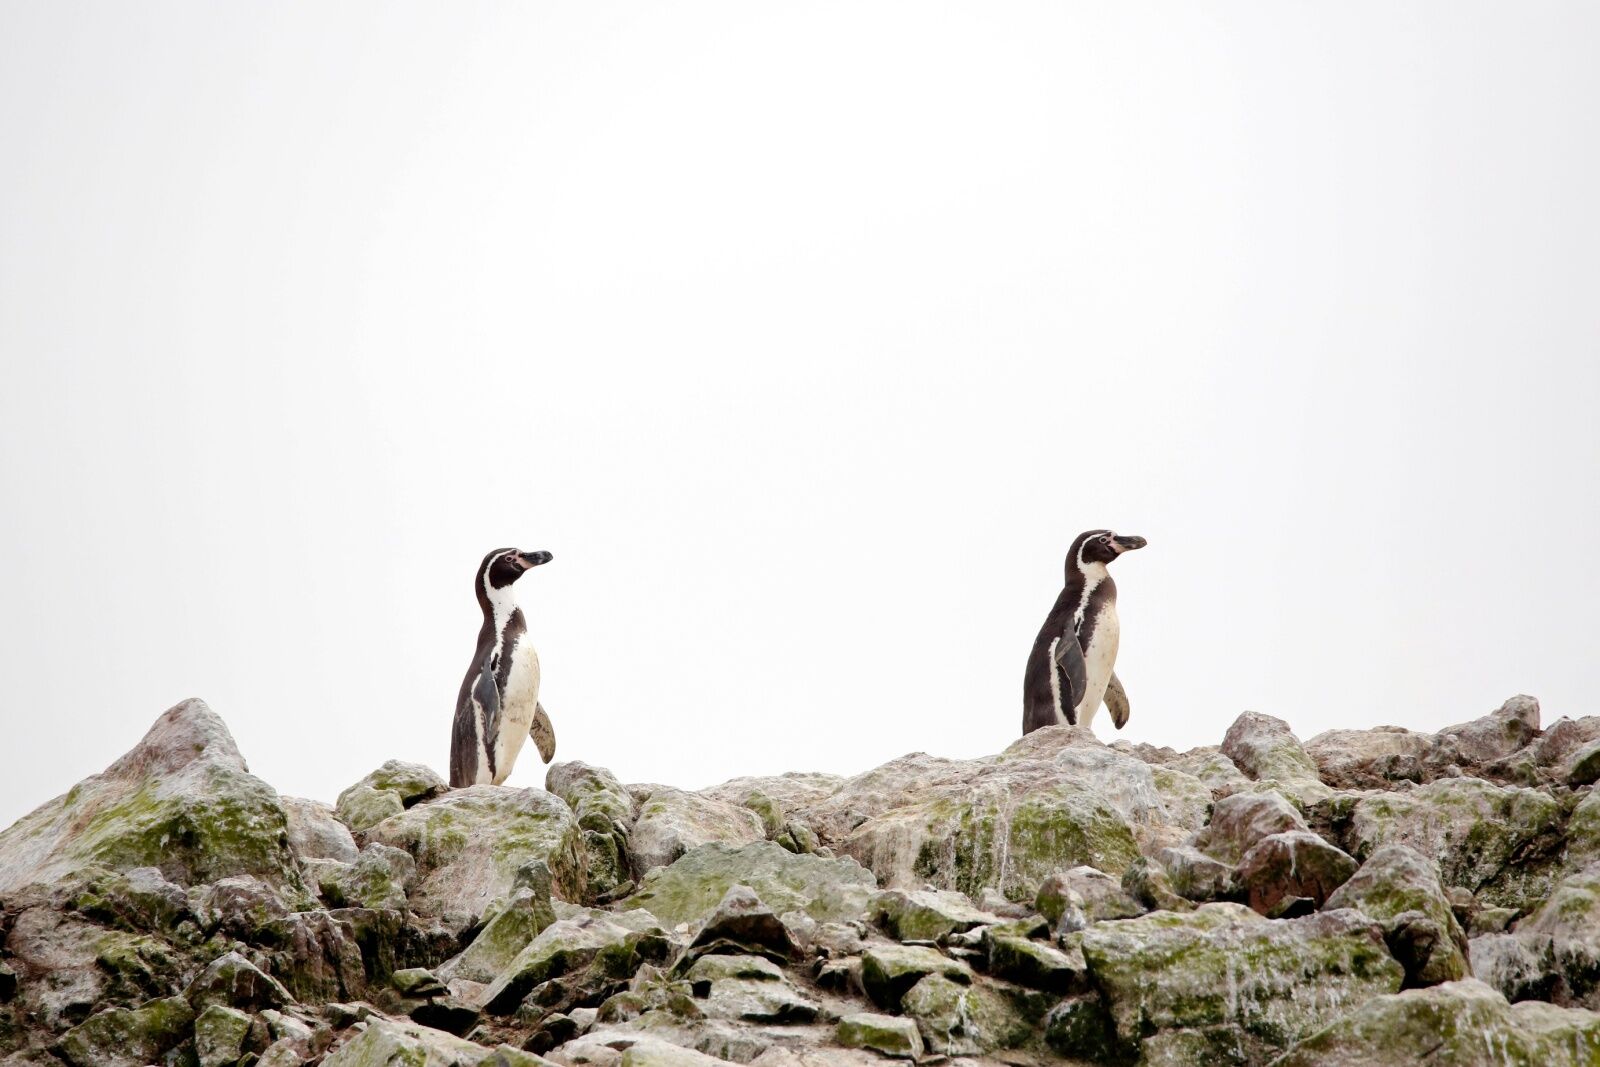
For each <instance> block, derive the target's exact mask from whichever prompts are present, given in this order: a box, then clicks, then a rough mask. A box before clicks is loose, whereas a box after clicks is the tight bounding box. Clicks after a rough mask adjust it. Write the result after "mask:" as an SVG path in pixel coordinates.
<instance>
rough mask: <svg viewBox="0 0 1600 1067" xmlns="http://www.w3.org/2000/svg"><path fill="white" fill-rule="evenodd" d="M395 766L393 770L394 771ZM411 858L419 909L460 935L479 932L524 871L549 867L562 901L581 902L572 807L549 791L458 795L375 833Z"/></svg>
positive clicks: (481, 790)
mask: <svg viewBox="0 0 1600 1067" xmlns="http://www.w3.org/2000/svg"><path fill="white" fill-rule="evenodd" d="M386 766H387V765H386ZM367 834H368V837H369V839H370V840H372V841H376V842H378V843H380V844H385V845H391V846H393V847H395V848H398V849H402V850H403V851H405V852H408V853H410V855H411V856H412V858H413V859H415V860H416V863H417V873H418V878H419V880H418V882H417V885H416V888H415V889H414V890H413V891H412V893H411V898H410V901H411V909H412V910H413V911H415V912H417V913H418V914H419V915H424V916H427V917H430V918H436V919H438V920H439V921H440V922H442V923H443V924H444V925H445V926H446V927H447V928H449V929H451V930H453V931H464V930H467V929H470V928H471V927H473V926H475V925H476V924H477V923H478V922H479V921H480V920H481V919H482V917H483V916H484V914H485V913H487V912H489V911H490V910H492V909H495V908H498V907H501V906H503V905H504V903H505V901H506V900H507V899H508V898H509V897H510V896H511V894H512V892H513V891H514V890H515V889H516V884H517V878H518V876H519V874H520V873H521V871H522V869H523V868H524V867H527V866H529V865H531V864H542V865H543V866H544V867H545V868H547V869H548V870H549V872H550V876H551V879H552V884H553V886H554V888H555V891H556V893H557V894H558V895H560V896H562V897H563V898H564V899H567V900H574V901H575V900H581V899H582V897H583V891H584V867H583V858H582V857H583V852H582V850H583V842H582V837H581V835H580V834H579V832H578V826H577V821H576V820H575V819H574V818H573V815H572V809H571V808H569V807H567V805H566V802H564V801H563V800H561V799H560V798H559V797H556V796H553V795H551V794H550V793H546V792H545V791H544V790H542V789H509V788H506V787H504V786H492V785H478V786H470V787H468V788H466V789H455V790H451V791H450V792H448V793H446V794H444V795H443V796H440V797H438V798H436V799H434V800H428V801H423V802H420V803H417V804H415V805H413V806H412V807H410V808H407V809H406V810H405V811H402V812H401V813H400V814H398V815H394V816H391V817H390V818H388V819H385V820H384V821H383V822H381V823H378V824H377V825H376V826H373V827H372V828H371V829H370V830H368V831H367Z"/></svg>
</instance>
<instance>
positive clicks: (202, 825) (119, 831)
mask: <svg viewBox="0 0 1600 1067" xmlns="http://www.w3.org/2000/svg"><path fill="white" fill-rule="evenodd" d="M96 865H97V866H101V867H106V868H109V869H111V870H118V871H126V870H130V869H133V868H138V867H155V868H157V869H159V870H160V871H161V873H162V875H163V876H165V877H166V878H168V879H169V880H171V881H174V882H177V883H178V884H180V885H185V886H189V885H198V884H201V883H205V882H211V881H215V880H217V879H218V878H225V877H228V876H229V875H236V874H248V875H253V876H255V877H257V878H260V879H261V880H262V881H264V882H267V883H269V884H271V885H274V886H278V887H281V888H283V889H284V890H286V891H289V892H292V893H295V894H297V895H299V896H305V895H306V893H305V887H304V884H303V883H302V882H301V879H300V873H299V868H298V866H297V865H296V863H295V859H294V854H293V853H292V852H291V851H290V849H289V832H288V814H287V813H286V812H285V810H284V807H283V803H282V802H281V801H280V800H279V798H278V794H277V793H276V792H275V791H274V790H273V789H272V787H271V786H269V785H267V784H266V783H265V782H263V781H261V779H259V778H256V777H254V776H253V775H251V774H250V773H249V771H248V770H247V769H246V767H245V762H244V758H243V757H242V756H240V755H239V749H238V748H237V747H236V746H235V745H234V742H233V737H232V736H231V735H230V734H229V733H228V728H227V727H226V726H225V725H223V722H222V720H221V719H220V718H218V717H217V715H216V713H215V712H213V711H212V710H211V709H210V708H208V707H206V705H205V704H204V703H203V702H202V701H199V700H186V701H184V702H183V703H182V704H179V705H177V706H176V707H174V708H171V709H170V710H168V711H167V712H165V713H164V714H163V715H162V716H161V717H160V718H159V719H157V720H156V722H155V725H154V726H152V727H151V728H150V731H149V732H148V733H147V734H145V736H144V739H143V740H141V741H140V742H139V743H138V744H137V745H135V746H134V747H133V748H132V749H131V750H130V751H129V752H128V753H127V754H126V755H124V756H123V757H122V758H121V759H119V760H117V761H116V762H115V763H113V764H112V765H111V766H110V767H107V768H106V769H105V771H103V772H102V773H100V774H97V775H94V776H92V777H90V778H86V779H84V780H83V781H82V782H79V783H78V784H77V785H76V786H74V787H73V788H72V790H71V791H69V792H68V793H67V794H66V795H65V796H60V797H57V798H56V799H54V800H51V801H48V802H47V803H45V804H44V805H42V806H40V807H39V808H37V809H35V810H34V811H33V812H32V813H30V814H28V815H26V816H24V817H23V818H22V819H20V820H19V821H18V822H17V823H15V824H14V825H12V826H11V827H10V828H8V829H6V830H4V831H0V893H6V892H9V891H12V890H16V889H19V888H21V887H23V886H26V885H29V884H30V883H40V884H48V883H53V882H58V881H61V880H62V879H64V878H66V877H68V876H69V875H71V874H72V873H73V872H75V871H81V870H83V869H85V868H87V867H90V866H96Z"/></svg>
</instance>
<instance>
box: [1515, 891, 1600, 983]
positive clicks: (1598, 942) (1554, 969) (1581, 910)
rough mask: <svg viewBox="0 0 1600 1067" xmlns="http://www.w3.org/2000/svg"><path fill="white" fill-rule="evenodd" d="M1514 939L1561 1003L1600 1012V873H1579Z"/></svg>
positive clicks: (1522, 925)
mask: <svg viewBox="0 0 1600 1067" xmlns="http://www.w3.org/2000/svg"><path fill="white" fill-rule="evenodd" d="M1515 936H1516V939H1517V941H1519V942H1520V943H1521V944H1522V945H1523V947H1524V948H1526V950H1527V952H1528V954H1529V956H1530V957H1531V958H1532V960H1533V961H1534V963H1535V964H1536V966H1537V967H1538V970H1539V972H1540V973H1541V974H1543V975H1544V976H1545V979H1546V987H1545V988H1544V989H1542V990H1541V993H1542V995H1544V996H1546V997H1547V998H1548V999H1550V1000H1552V1001H1554V1002H1555V1003H1557V1004H1563V1005H1569V1006H1573V1007H1584V1008H1590V1009H1600V872H1589V873H1585V874H1576V875H1572V876H1571V877H1569V878H1567V879H1565V880H1563V881H1562V882H1561V883H1560V884H1559V885H1557V886H1556V889H1555V891H1554V892H1553V893H1552V894H1551V895H1550V899H1549V900H1547V901H1545V902H1544V905H1543V906H1542V907H1540V908H1539V909H1538V910H1537V911H1535V912H1533V914H1531V915H1529V916H1528V917H1527V918H1525V919H1523V920H1522V921H1521V922H1519V923H1517V926H1516V931H1515Z"/></svg>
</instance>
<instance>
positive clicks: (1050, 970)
mask: <svg viewBox="0 0 1600 1067" xmlns="http://www.w3.org/2000/svg"><path fill="white" fill-rule="evenodd" d="M986 941H987V945H986V948H987V951H988V962H989V973H990V974H992V975H994V976H995V977H996V978H1003V979H1005V980H1006V981H1008V982H1015V983H1017V984H1018V985H1022V986H1027V987H1028V988H1030V989H1042V990H1044V991H1046V992H1049V993H1061V994H1067V993H1081V992H1084V991H1085V989H1086V987H1087V984H1088V965H1087V964H1086V963H1085V962H1084V958H1083V950H1082V949H1081V948H1080V947H1078V946H1077V945H1072V946H1071V951H1070V952H1063V951H1061V950H1060V949H1056V948H1051V947H1050V946H1049V945H1046V944H1043V943H1041V942H1038V941H1030V940H1028V939H1027V938H1023V937H1010V936H1006V935H996V936H991V937H988V938H986Z"/></svg>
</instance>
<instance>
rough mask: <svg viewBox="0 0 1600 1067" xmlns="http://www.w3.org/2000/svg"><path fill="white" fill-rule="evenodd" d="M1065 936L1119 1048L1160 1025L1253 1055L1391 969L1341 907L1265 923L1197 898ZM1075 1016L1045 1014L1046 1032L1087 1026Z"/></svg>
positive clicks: (1344, 1007) (1368, 927) (1338, 1009)
mask: <svg viewBox="0 0 1600 1067" xmlns="http://www.w3.org/2000/svg"><path fill="white" fill-rule="evenodd" d="M1073 936H1074V937H1075V938H1078V939H1080V942H1079V943H1080V944H1081V946H1082V949H1083V954H1084V958H1085V960H1086V961H1087V962H1088V965H1089V972H1090V978H1091V981H1092V982H1093V984H1094V986H1095V987H1096V988H1098V989H1099V990H1100V992H1101V997H1102V1003H1103V1004H1104V1006H1105V1008H1106V1010H1107V1013H1108V1015H1109V1019H1110V1024H1111V1029H1112V1035H1113V1041H1114V1044H1115V1046H1116V1049H1117V1050H1118V1052H1119V1054H1121V1055H1124V1056H1129V1057H1131V1056H1134V1055H1136V1054H1138V1052H1139V1048H1140V1044H1141V1042H1143V1041H1145V1040H1146V1039H1148V1038H1151V1037H1154V1036H1159V1035H1160V1034H1161V1033H1162V1032H1163V1031H1170V1030H1178V1029H1198V1030H1206V1031H1213V1032H1215V1033H1216V1034H1218V1035H1221V1036H1224V1037H1225V1038H1226V1040H1227V1041H1228V1042H1231V1043H1233V1044H1234V1045H1235V1046H1236V1047H1237V1048H1238V1049H1240V1050H1241V1051H1242V1052H1243V1053H1244V1055H1245V1057H1246V1058H1247V1059H1250V1060H1251V1061H1252V1062H1259V1061H1261V1060H1262V1059H1264V1058H1265V1057H1266V1056H1267V1055H1269V1054H1270V1053H1271V1052H1272V1051H1273V1050H1282V1049H1286V1048H1288V1047H1289V1046H1291V1045H1292V1044H1294V1042H1295V1041H1297V1040H1299V1039H1300V1038H1301V1037H1303V1036H1306V1035H1309V1034H1311V1033H1314V1032H1316V1031H1317V1030H1319V1029H1321V1028H1323V1027H1324V1026H1326V1025H1328V1024H1329V1023H1330V1022H1332V1021H1334V1020H1335V1019H1337V1018H1338V1017H1339V1016H1340V1015H1342V1014H1344V1013H1346V1012H1348V1011H1350V1010H1352V1009H1354V1008H1355V1007H1358V1006H1359V1005H1360V1004H1362V1003H1364V1002H1365V1001H1367V1000H1368V999H1370V998H1372V997H1374V996H1378V995H1381V994H1384V993H1391V992H1394V991H1396V990H1397V989H1399V987H1400V983H1401V979H1402V972H1401V968H1400V966H1399V964H1397V963H1395V962H1394V961H1393V960H1392V959H1390V958H1389V954H1388V953H1387V951H1385V949H1384V945H1383V940H1382V935H1381V932H1380V931H1379V930H1378V928H1377V927H1376V926H1374V925H1372V924H1371V923H1369V922H1368V921H1367V920H1366V919H1365V918H1363V917H1361V916H1360V915H1359V914H1357V913H1356V912H1353V911H1349V910H1345V911H1330V912H1322V913H1320V914H1317V915H1312V916H1307V917H1305V918H1300V919H1288V920H1276V921H1274V920H1269V919H1264V918H1262V917H1261V916H1259V915H1257V914H1256V913H1255V912H1253V911H1251V910H1250V909H1248V908H1245V907H1243V906H1242V905H1238V904H1204V905H1201V906H1200V908H1199V909H1198V910H1196V911H1194V912H1190V913H1187V914H1174V913H1166V912H1158V913H1154V914H1151V915H1147V916H1144V917H1143V918H1139V919H1128V920H1124V921H1122V922H1114V923H1100V924H1097V925H1095V926H1091V927H1090V928H1089V929H1087V930H1085V931H1083V932H1082V933H1081V934H1076V935H1073ZM1152 975H1159V976H1160V977H1159V980H1157V981H1152V980H1151V976H1152ZM1086 1007H1087V1006H1086ZM1091 1014H1092V1012H1091ZM1081 1015H1082V1012H1078V1013H1077V1015H1075V1017H1074V1018H1072V1019H1069V1020H1056V1024H1055V1025H1056V1029H1057V1031H1062V1030H1073V1031H1075V1032H1076V1031H1082V1032H1087V1030H1089V1029H1092V1026H1091V1025H1090V1023H1091V1022H1092V1020H1090V1021H1089V1022H1086V1021H1085V1020H1084V1019H1083V1018H1081V1017H1079V1016H1081ZM1056 1047H1060V1046H1056Z"/></svg>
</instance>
